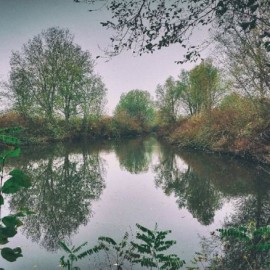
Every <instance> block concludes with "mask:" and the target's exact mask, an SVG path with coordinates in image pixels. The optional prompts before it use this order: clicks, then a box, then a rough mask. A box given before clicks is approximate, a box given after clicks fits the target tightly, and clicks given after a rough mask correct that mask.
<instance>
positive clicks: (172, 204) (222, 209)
mask: <svg viewBox="0 0 270 270" xmlns="http://www.w3.org/2000/svg"><path fill="white" fill-rule="evenodd" d="M13 167H19V168H21V169H23V170H24V171H26V172H27V173H28V174H29V175H31V177H32V188H31V189H30V190H26V191H21V192H19V193H17V194H15V195H13V196H9V198H8V199H9V206H8V208H7V209H2V215H4V214H5V212H9V211H15V210H16V209H17V208H20V207H27V208H29V209H31V210H32V211H34V212H35V214H34V215H31V216H28V217H26V218H25V219H24V225H23V226H22V227H21V229H20V231H19V234H17V235H16V236H15V237H14V238H13V239H11V241H10V243H9V244H8V246H10V247H13V248H14V247H16V246H20V247H21V248H22V250H23V258H19V259H18V260H17V261H16V262H14V263H9V262H6V261H4V260H3V259H2V258H1V267H3V268H5V269H6V270H8V269H12V270H17V269H18V270H19V269H20V270H21V269H42V270H44V269H45V270H47V269H48V270H51V269H60V266H59V259H60V257H61V256H62V255H64V252H63V251H62V250H61V249H59V244H58V243H59V241H60V240H61V241H65V242H66V243H67V244H68V245H76V246H77V245H79V244H82V243H83V242H85V241H87V242H88V245H89V247H92V246H94V245H95V244H96V243H97V240H98V237H99V236H109V237H112V238H113V239H115V240H117V241H120V240H121V239H122V237H123V236H124V234H125V232H129V234H130V235H132V234H133V235H134V234H136V226H135V225H136V223H138V224H141V225H143V226H146V227H147V228H150V229H154V227H155V224H156V223H157V224H158V228H159V229H160V230H167V229H169V230H172V233H171V234H169V235H168V239H173V240H176V245H174V246H172V247H171V249H170V251H171V252H172V253H176V254H177V255H178V256H179V257H180V258H181V259H184V260H185V261H186V265H187V266H188V265H190V261H191V260H192V258H193V257H194V255H195V252H199V251H200V250H201V243H202V241H203V239H204V238H208V237H210V236H211V235H213V234H214V233H213V232H214V231H215V230H216V229H218V228H221V227H223V226H224V225H225V224H226V223H228V222H231V223H233V224H241V223H243V222H249V221H254V222H256V224H259V225H268V224H269V217H270V216H269V214H270V213H269V212H270V207H269V204H270V200H269V197H270V196H269V195H270V180H269V171H268V170H269V168H265V167H263V166H262V165H259V164H256V163H253V162H249V161H244V160H240V159H237V158H235V157H231V156H219V155H216V154H207V153H202V152H195V151H187V150H181V151H179V150H178V151H176V150H175V149H174V148H173V147H172V146H169V145H166V144H164V143H161V142H158V141H157V139H156V138H154V137H147V138H136V139H129V140H122V139H121V140H120V141H106V142H97V141H94V142H80V143H59V144H51V145H42V146H31V147H28V148H24V149H22V155H21V157H19V158H17V159H14V160H11V161H10V163H9V164H8V168H7V169H11V168H13ZM228 256H231V254H230V253H228ZM89 259H90V260H89ZM89 259H88V258H87V259H84V260H81V261H79V262H78V263H77V265H78V266H80V268H81V269H82V270H84V269H106V268H105V266H103V267H101V266H100V265H101V264H102V263H104V265H105V262H104V260H105V258H102V256H98V255H97V256H92V257H89ZM184 268H185V267H184ZM134 269H135V268H134ZM138 269H141V268H140V267H139V268H138ZM231 269H232V268H231ZM235 269H238V268H237V267H236V268H235Z"/></svg>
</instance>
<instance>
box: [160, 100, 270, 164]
mask: <svg viewBox="0 0 270 270" xmlns="http://www.w3.org/2000/svg"><path fill="white" fill-rule="evenodd" d="M264 105H265V104H264ZM269 115H270V114H269V107H268V106H260V108H259V109H258V107H256V106H255V105H254V103H253V102H252V101H250V100H248V99H244V98H238V99H237V100H236V99H235V97H234V101H233V102H232V100H227V101H226V100H225V102H223V103H222V104H221V105H220V106H219V107H218V108H215V109H213V110H212V111H211V112H210V113H199V114H196V115H193V116H189V117H186V118H183V119H181V120H179V121H178V122H177V123H175V124H174V125H171V126H169V127H168V126H167V127H163V128H161V129H160V132H159V135H160V136H162V137H165V138H166V139H167V140H168V141H169V142H170V143H172V144H174V145H176V146H178V147H190V148H196V149H204V150H209V151H214V152H221V153H230V154H234V155H239V156H241V157H245V158H246V157H248V158H252V159H255V160H257V161H260V162H264V163H270V118H269Z"/></svg>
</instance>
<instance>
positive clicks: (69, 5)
mask: <svg viewBox="0 0 270 270" xmlns="http://www.w3.org/2000/svg"><path fill="white" fill-rule="evenodd" d="M89 8H90V7H89V5H87V4H84V3H80V4H76V3H74V2H73V0H0V79H1V80H7V78H8V73H9V58H10V55H11V51H12V50H20V49H21V47H22V45H23V44H24V43H25V42H27V41H28V40H29V39H30V38H32V37H33V36H35V35H37V34H39V33H40V32H41V31H42V30H45V29H47V28H48V27H52V26H59V27H64V28H69V30H70V31H71V33H72V34H74V35H75V42H76V43H77V44H79V45H80V46H81V47H82V48H83V49H84V50H88V51H90V52H91V54H92V56H93V58H95V57H96V56H97V55H101V54H102V51H101V50H100V49H99V46H100V47H103V48H104V47H106V44H108V42H109V36H110V33H109V32H108V31H107V30H106V29H105V28H103V27H102V26H101V25H100V21H103V20H106V19H107V18H109V17H108V16H109V13H108V12H107V11H104V12H91V13H90V12H88V9H89ZM182 54H183V51H182V50H181V47H180V46H171V47H169V48H166V49H163V50H161V51H158V52H156V53H154V54H149V55H143V56H141V57H134V56H132V54H131V52H127V53H123V54H121V55H120V56H117V57H115V58H113V59H112V60H110V61H109V62H105V60H104V59H98V60H97V61H96V68H95V70H96V71H97V72H98V73H99V74H100V75H101V76H102V78H103V81H104V82H105V84H106V87H107V88H108V96H107V99H108V104H107V112H108V113H111V112H112V111H113V109H114V107H115V106H116V104H117V103H118V101H119V98H120V95H121V93H123V92H127V91H129V90H132V89H143V90H148V91H149V92H150V93H151V94H152V96H154V92H155V88H156V86H157V84H158V83H164V81H165V80H166V78H168V77H169V76H174V77H177V75H178V74H179V73H180V70H181V69H182V68H186V69H190V68H191V67H192V66H193V65H194V64H185V65H183V66H180V65H177V64H175V63H174V61H175V60H179V59H180V60H181V57H182ZM2 102H3V101H2Z"/></svg>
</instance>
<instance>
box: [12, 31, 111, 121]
mask: <svg viewBox="0 0 270 270" xmlns="http://www.w3.org/2000/svg"><path fill="white" fill-rule="evenodd" d="M73 39H74V37H73V35H72V34H71V33H70V32H69V30H68V29H61V28H58V27H51V28H49V29H47V30H46V31H43V32H42V33H41V34H39V35H37V36H35V37H34V38H32V39H30V40H29V41H28V42H27V43H26V44H24V46H23V48H22V50H21V51H20V52H19V51H18V52H13V53H12V56H11V60H10V64H11V73H10V79H9V89H10V91H11V92H12V93H13V95H14V99H15V100H14V101H15V108H16V109H17V110H18V111H19V113H21V114H22V115H23V116H24V117H25V118H27V119H29V118H30V119H31V118H33V117H37V116H38V117H40V116H41V117H43V118H45V119H46V121H47V122H50V123H51V124H54V121H55V117H56V116H57V115H58V116H59V115H60V116H63V115H64V118H65V123H66V126H68V124H69V120H70V118H71V117H72V116H74V115H78V114H80V115H81V116H83V117H84V119H87V118H88V117H89V114H92V113H93V114H95V115H100V114H101V112H102V110H103V108H104V105H105V95H106V91H107V90H106V88H105V85H104V83H103V82H102V80H101V78H100V76H98V75H96V74H94V61H93V60H92V57H91V55H90V53H89V52H87V51H83V50H82V49H81V47H80V46H79V45H77V44H75V43H74V41H73Z"/></svg>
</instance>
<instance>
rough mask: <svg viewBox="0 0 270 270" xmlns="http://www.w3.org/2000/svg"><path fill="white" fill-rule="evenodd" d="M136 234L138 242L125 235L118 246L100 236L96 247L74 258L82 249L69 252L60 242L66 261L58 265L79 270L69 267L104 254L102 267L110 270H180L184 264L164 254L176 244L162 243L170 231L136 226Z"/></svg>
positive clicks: (110, 239)
mask: <svg viewBox="0 0 270 270" xmlns="http://www.w3.org/2000/svg"><path fill="white" fill-rule="evenodd" d="M136 226H137V228H138V230H139V231H138V232H137V234H136V240H138V241H139V242H134V241H129V239H128V238H129V234H128V233H127V232H126V233H125V234H124V237H123V239H122V240H121V241H120V242H119V243H118V242H117V241H115V240H114V239H113V238H111V237H106V236H101V237H99V238H98V242H99V243H98V245H97V246H95V247H94V248H92V249H89V250H86V251H84V252H82V253H80V254H77V253H78V252H79V251H80V250H81V248H82V247H84V246H85V245H86V244H87V243H84V244H82V245H80V246H79V247H77V248H76V247H72V248H69V247H68V246H67V245H66V244H65V243H64V242H60V243H59V244H60V247H61V248H62V249H63V250H64V251H65V252H66V253H67V254H68V258H65V257H64V256H62V257H61V258H60V263H61V265H62V266H63V267H67V268H68V269H69V270H75V269H79V268H76V267H74V266H73V263H74V262H75V261H77V260H79V259H82V258H84V257H86V256H87V255H93V254H94V253H97V252H105V254H106V256H103V258H106V260H107V261H106V265H107V266H108V267H109V268H110V269H113V268H114V267H116V269H118V270H121V269H125V267H127V265H129V267H130V268H128V269H132V267H133V265H134V264H139V265H140V266H141V267H147V268H150V269H158V270H176V269H180V268H181V267H182V266H183V265H184V264H185V261H183V260H181V259H180V258H179V257H178V256H177V255H175V254H167V251H168V249H169V248H170V247H171V246H172V245H174V244H175V243H176V242H175V241H173V240H166V237H167V235H168V234H169V233H170V232H171V231H159V230H157V225H156V227H155V229H154V230H150V229H148V228H146V227H144V226H142V225H139V224H136Z"/></svg>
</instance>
